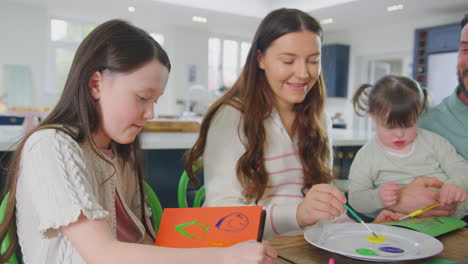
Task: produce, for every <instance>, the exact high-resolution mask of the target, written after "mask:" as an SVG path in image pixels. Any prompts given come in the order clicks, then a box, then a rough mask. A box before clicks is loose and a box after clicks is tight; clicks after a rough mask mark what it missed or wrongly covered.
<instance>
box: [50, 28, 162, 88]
mask: <svg viewBox="0 0 468 264" xmlns="http://www.w3.org/2000/svg"><path fill="white" fill-rule="evenodd" d="M93 29H94V25H89V24H84V23H77V22H72V21H65V20H60V19H51V20H50V42H51V50H52V51H51V64H50V65H51V74H50V76H51V78H50V79H51V80H50V82H49V83H50V85H48V89H47V91H48V92H49V93H50V94H55V95H57V96H58V95H60V93H61V92H62V90H63V87H64V85H65V81H66V80H67V76H68V72H69V70H70V66H71V63H72V61H73V57H74V56H75V52H76V50H77V49H78V46H79V45H80V43H81V41H82V40H83V39H84V38H85V37H86V35H88V34H89V32H91V31H92V30H93ZM149 34H150V36H151V37H153V38H154V39H155V40H156V41H157V42H158V43H159V44H160V45H161V46H163V45H164V36H163V35H162V34H159V33H149Z"/></svg>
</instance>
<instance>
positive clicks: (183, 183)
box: [177, 166, 205, 208]
mask: <svg viewBox="0 0 468 264" xmlns="http://www.w3.org/2000/svg"><path fill="white" fill-rule="evenodd" d="M197 169H198V168H197V167H196V166H193V167H192V170H193V171H196V170H197ZM188 183H189V177H188V174H187V171H185V170H184V172H183V173H182V175H181V176H180V179H179V188H178V190H177V202H178V204H179V208H188V207H189V205H188V202H187V186H188ZM204 197H205V186H201V187H200V189H198V190H197V192H196V193H195V198H194V199H193V205H192V207H201V203H202V200H203V198H204Z"/></svg>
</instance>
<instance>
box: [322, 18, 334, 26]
mask: <svg viewBox="0 0 468 264" xmlns="http://www.w3.org/2000/svg"><path fill="white" fill-rule="evenodd" d="M331 23H333V18H325V19H322V20H320V24H322V25H326V24H331Z"/></svg>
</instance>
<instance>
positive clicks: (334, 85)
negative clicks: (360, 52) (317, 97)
mask: <svg viewBox="0 0 468 264" xmlns="http://www.w3.org/2000/svg"><path fill="white" fill-rule="evenodd" d="M348 68H349V46H348V45H341V44H330V45H324V46H322V70H323V76H324V79H325V85H326V86H327V96H328V97H346V95H347V91H348Z"/></svg>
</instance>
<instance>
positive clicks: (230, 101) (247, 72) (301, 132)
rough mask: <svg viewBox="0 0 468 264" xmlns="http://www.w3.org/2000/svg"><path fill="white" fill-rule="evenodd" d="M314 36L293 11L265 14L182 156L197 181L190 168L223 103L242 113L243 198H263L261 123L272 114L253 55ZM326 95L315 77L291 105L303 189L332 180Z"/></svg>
mask: <svg viewBox="0 0 468 264" xmlns="http://www.w3.org/2000/svg"><path fill="white" fill-rule="evenodd" d="M304 30H306V31H310V32H314V33H316V34H317V35H318V36H319V37H320V38H321V39H322V29H321V27H320V24H319V23H318V22H317V21H316V20H315V19H314V18H313V17H311V16H310V15H309V14H307V13H305V12H302V11H300V10H297V9H286V8H283V9H278V10H275V11H272V12H271V13H270V14H268V15H267V16H266V17H265V18H264V19H263V21H262V22H261V24H260V26H259V28H258V29H257V32H256V33H255V36H254V39H253V41H252V46H251V48H250V50H249V53H248V56H247V60H246V63H245V65H244V68H243V70H242V72H241V74H240V76H239V78H238V80H237V81H236V82H235V83H234V85H233V87H232V88H231V89H230V90H228V91H227V93H226V94H225V95H224V96H222V97H221V98H220V99H218V100H217V101H216V102H215V103H214V104H213V105H212V106H211V107H210V108H209V109H208V112H207V113H206V115H205V116H204V118H203V122H202V125H201V130H200V136H199V138H198V139H197V141H196V143H195V145H194V146H193V147H192V149H190V150H188V151H187V152H186V159H185V170H186V171H187V173H188V175H189V177H190V179H191V180H193V181H194V182H197V178H196V175H195V173H194V172H193V171H192V165H194V164H195V165H197V167H200V166H201V165H202V164H201V159H200V158H201V157H202V156H203V152H204V150H205V145H206V140H207V134H208V129H209V127H210V123H211V121H212V120H213V118H214V116H215V115H216V113H217V112H218V111H219V110H220V109H221V107H222V106H224V105H230V106H233V107H235V108H236V109H238V110H239V111H240V112H241V117H242V121H243V127H239V131H242V132H243V133H244V134H245V138H246V141H245V142H243V143H244V145H245V148H246V150H245V152H244V154H242V156H241V157H240V159H239V160H238V162H237V168H236V174H237V178H238V180H239V182H240V184H241V185H242V187H243V190H244V191H243V195H244V196H245V198H246V199H248V200H255V202H258V200H259V199H260V198H261V197H262V196H263V193H264V191H265V188H266V185H267V183H268V174H267V171H266V168H265V163H264V152H265V151H264V145H265V137H266V133H265V127H264V124H263V121H264V120H265V119H266V118H268V117H269V116H270V114H271V111H272V107H273V92H272V90H271V88H270V86H269V85H268V82H267V78H266V76H265V72H264V71H263V70H262V69H260V67H259V65H258V62H257V54H258V53H265V51H266V50H267V49H268V47H269V46H270V45H271V44H272V42H273V41H274V40H276V39H278V38H279V37H281V36H283V35H285V34H288V33H291V32H300V31H304ZM325 96H326V89H325V83H324V81H323V76H322V74H320V76H319V78H318V80H317V81H316V83H315V84H314V86H313V87H312V89H311V90H310V91H309V93H308V94H307V95H306V97H305V99H304V101H303V102H301V103H298V104H296V105H295V106H294V112H295V113H296V119H295V121H294V123H293V131H295V132H296V134H297V136H298V147H299V157H300V159H301V163H302V167H303V170H304V187H303V190H302V191H303V193H305V190H306V189H308V188H310V187H311V186H312V185H314V184H317V183H325V182H330V181H331V172H330V169H329V167H328V166H329V161H330V151H329V145H328V144H329V140H328V137H327V133H326V129H325V128H324V127H323V123H322V122H321V119H322V118H323V108H324V101H325Z"/></svg>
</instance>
